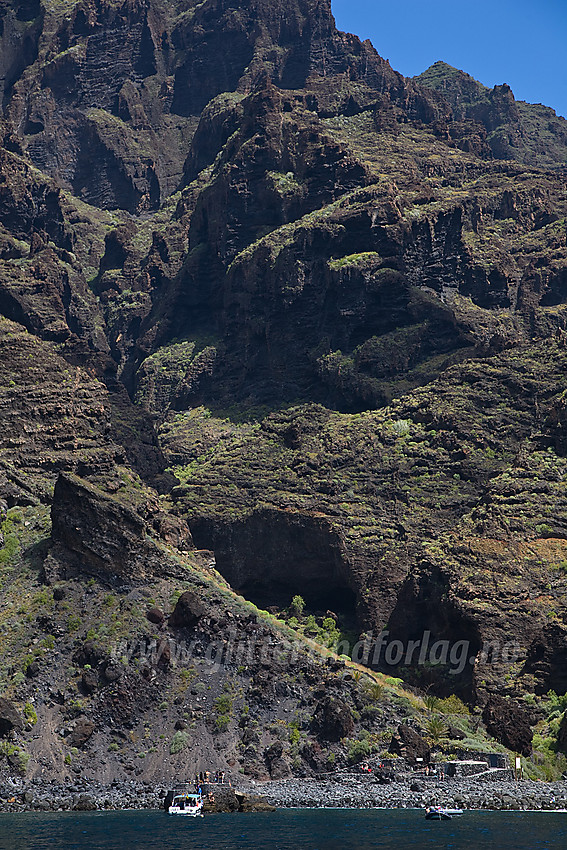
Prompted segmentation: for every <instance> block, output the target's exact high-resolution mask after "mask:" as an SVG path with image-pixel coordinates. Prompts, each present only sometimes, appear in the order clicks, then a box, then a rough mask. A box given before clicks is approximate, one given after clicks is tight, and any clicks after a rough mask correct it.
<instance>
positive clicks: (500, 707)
mask: <svg viewBox="0 0 567 850" xmlns="http://www.w3.org/2000/svg"><path fill="white" fill-rule="evenodd" d="M482 719H483V720H484V722H485V724H486V728H487V730H488V731H489V732H490V734H491V735H493V736H494V737H495V738H496V740H497V741H500V743H501V744H504V746H505V747H508V749H510V750H513V751H514V752H516V753H520V755H523V756H529V755H530V753H531V751H532V739H533V732H532V729H531V727H530V722H529V721H530V718H529V714H528V713H527V711H525V709H523V708H522V707H521V706H519V705H518V703H516V702H514V700H508V699H503V698H502V697H499V696H496V695H494V696H491V697H490V699H489V700H488V702H487V703H486V705H485V707H484V710H483V712H482Z"/></svg>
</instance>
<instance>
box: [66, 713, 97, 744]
mask: <svg viewBox="0 0 567 850" xmlns="http://www.w3.org/2000/svg"><path fill="white" fill-rule="evenodd" d="M95 729H96V726H95V724H94V723H93V722H92V720H89V719H88V717H79V719H78V720H77V722H76V723H75V726H74V727H73V730H72V731H71V734H70V735H69V736H68V737H67V743H68V744H69V746H70V747H78V748H79V749H81V747H84V746H85V744H86V743H87V741H88V740H89V738H90V737H91V736H92V735H93V733H94V731H95Z"/></svg>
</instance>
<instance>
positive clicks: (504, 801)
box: [249, 774, 567, 811]
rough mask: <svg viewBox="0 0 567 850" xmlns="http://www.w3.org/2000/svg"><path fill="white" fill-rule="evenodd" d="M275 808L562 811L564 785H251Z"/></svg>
mask: <svg viewBox="0 0 567 850" xmlns="http://www.w3.org/2000/svg"><path fill="white" fill-rule="evenodd" d="M249 790H251V791H254V792H255V793H257V794H260V795H262V796H264V797H265V798H266V800H268V802H270V803H271V804H272V805H274V806H276V807H278V808H290V807H301V808H303V807H305V808H325V807H337V808H359V809H370V808H388V809H391V808H393V809H398V808H403V809H413V808H424V807H425V806H431V805H446V806H450V807H456V808H462V809H493V810H503V809H504V810H519V809H521V810H533V809H537V810H549V811H554V810H557V809H567V782H563V781H560V782H549V783H548V782H533V781H530V780H519V781H514V780H489V779H485V780H483V779H476V778H474V777H467V778H458V779H448V778H443V779H438V778H434V777H420V778H419V779H416V777H415V774H414V775H408V776H407V777H404V778H397V779H396V780H394V781H392V782H390V783H388V784H381V782H380V781H379V779H378V778H374V777H361V776H357V775H355V774H353V775H349V776H344V775H343V776H341V778H340V780H336V779H331V778H329V779H323V780H321V779H319V780H317V779H307V780H298V779H287V780H279V781H272V782H269V783H268V782H264V783H262V782H257V783H253V784H252V785H251V787H250V789H249Z"/></svg>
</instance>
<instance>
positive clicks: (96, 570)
mask: <svg viewBox="0 0 567 850" xmlns="http://www.w3.org/2000/svg"><path fill="white" fill-rule="evenodd" d="M51 519H52V531H51V539H52V541H53V544H54V547H53V548H52V552H51V554H52V556H54V555H60V556H61V557H62V558H64V559H65V558H69V553H70V554H71V556H72V557H71V566H72V567H74V568H75V570H76V571H80V572H84V573H91V574H95V575H98V576H106V577H113V576H121V577H123V578H128V579H136V578H138V579H140V578H143V577H145V576H146V575H150V574H152V573H156V572H165V571H166V569H167V568H166V567H165V565H166V563H167V559H166V558H165V557H164V556H163V555H162V554H161V553H160V551H159V550H158V548H157V547H156V545H155V544H154V543H153V541H151V540H149V539H148V538H147V536H146V523H145V521H144V519H143V518H142V517H141V516H140V515H139V514H138V513H136V512H135V511H134V510H133V509H132V508H131V507H129V506H127V505H125V504H122V503H121V502H119V501H118V500H117V499H115V498H113V497H111V496H109V495H108V494H106V493H104V492H103V491H102V490H99V489H98V488H97V487H93V485H92V484H89V483H88V482H87V481H84V480H82V479H80V478H77V477H76V476H73V475H63V474H62V475H60V476H59V478H58V479H57V483H56V485H55V493H54V497H53V506H52V509H51ZM164 567H165V569H164Z"/></svg>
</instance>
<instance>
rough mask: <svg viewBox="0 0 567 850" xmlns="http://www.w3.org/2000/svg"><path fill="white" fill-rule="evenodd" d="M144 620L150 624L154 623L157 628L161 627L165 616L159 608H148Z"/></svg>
mask: <svg viewBox="0 0 567 850" xmlns="http://www.w3.org/2000/svg"><path fill="white" fill-rule="evenodd" d="M146 619H147V620H149V621H150V623H155V624H156V625H157V626H161V624H162V623H163V622H164V620H165V614H164V613H163V611H162V610H161V608H156V607H155V606H154V607H153V608H148V610H147V611H146Z"/></svg>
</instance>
